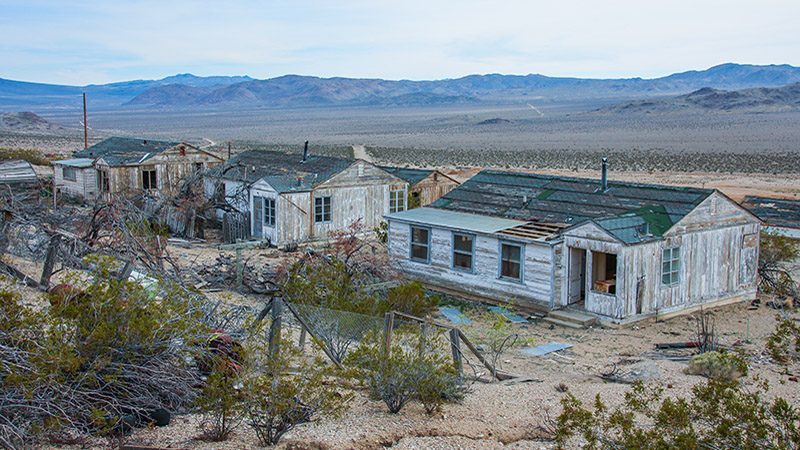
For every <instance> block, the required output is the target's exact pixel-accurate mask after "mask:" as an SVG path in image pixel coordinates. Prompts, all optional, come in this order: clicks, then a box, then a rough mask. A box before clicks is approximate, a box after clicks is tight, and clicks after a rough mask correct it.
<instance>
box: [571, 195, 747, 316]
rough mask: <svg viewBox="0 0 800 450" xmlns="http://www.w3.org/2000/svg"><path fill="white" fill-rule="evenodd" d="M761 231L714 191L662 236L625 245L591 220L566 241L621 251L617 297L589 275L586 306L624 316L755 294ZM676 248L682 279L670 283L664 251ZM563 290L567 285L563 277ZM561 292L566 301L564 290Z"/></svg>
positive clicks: (652, 312) (734, 206)
mask: <svg viewBox="0 0 800 450" xmlns="http://www.w3.org/2000/svg"><path fill="white" fill-rule="evenodd" d="M759 231H760V223H759V222H758V220H757V219H755V218H754V217H753V216H751V215H750V214H748V213H747V212H746V211H744V210H743V209H741V208H740V207H739V206H738V205H735V204H734V203H733V202H731V201H730V200H728V199H727V198H725V197H724V196H722V195H719V194H712V195H711V196H709V198H707V199H706V200H705V201H704V202H703V203H701V204H700V205H698V207H697V208H696V209H695V210H694V211H692V212H691V213H689V214H687V215H686V216H685V217H684V218H683V219H682V220H681V221H680V222H678V223H677V224H675V226H673V228H672V229H670V230H669V231H668V232H667V233H665V235H664V239H663V240H658V241H654V242H649V243H644V244H638V245H629V246H624V245H622V244H621V243H618V242H616V243H615V242H614V240H613V238H611V237H610V236H609V235H607V234H605V233H604V232H603V231H602V230H600V229H599V228H597V227H595V226H594V225H592V224H587V225H586V226H583V227H578V228H576V229H575V230H570V231H569V232H568V234H567V236H565V238H564V243H565V245H566V246H567V247H575V248H585V249H588V250H594V251H601V252H604V253H614V254H616V255H617V285H616V296H609V295H605V294H600V293H594V292H592V291H591V284H590V283H591V281H590V277H588V276H587V280H589V281H587V290H586V292H587V298H586V303H585V308H586V310H587V311H590V312H593V313H596V314H599V315H602V316H606V317H610V318H613V319H618V320H621V319H628V318H631V317H634V316H637V315H650V314H656V313H667V312H674V311H679V310H681V309H686V308H691V307H695V306H698V305H702V304H706V303H712V302H716V301H721V300H725V299H732V298H737V297H740V298H750V297H752V296H754V295H755V291H756V269H757V263H758V236H759ZM673 247H678V248H680V281H679V282H678V283H677V284H675V285H672V286H667V285H664V284H662V280H661V275H662V272H661V270H662V256H663V255H662V253H663V250H664V249H666V248H673ZM565 253H567V252H565ZM562 260H563V258H562ZM587 261H588V262H587V272H586V273H587V274H591V273H592V270H591V257H588V258H587ZM565 267H566V265H565ZM562 289H566V286H565V282H563V281H562ZM561 297H562V303H565V302H566V293H562V296H561Z"/></svg>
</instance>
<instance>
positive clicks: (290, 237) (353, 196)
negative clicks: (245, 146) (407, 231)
mask: <svg viewBox="0 0 800 450" xmlns="http://www.w3.org/2000/svg"><path fill="white" fill-rule="evenodd" d="M205 183H206V184H205V186H206V195H207V196H209V197H211V196H213V197H214V198H216V199H217V201H218V202H219V203H221V204H223V205H225V206H230V208H227V209H228V211H226V210H225V208H219V209H218V210H217V215H218V218H221V219H222V220H223V221H227V220H229V218H230V217H231V216H234V217H235V216H237V215H244V217H245V219H244V220H245V222H246V224H247V231H248V233H249V235H248V236H240V237H239V238H250V237H252V238H255V239H263V240H267V241H269V243H270V244H272V245H276V246H283V245H287V244H293V243H299V242H305V241H313V240H323V239H325V238H327V237H328V236H329V235H330V233H331V232H335V231H344V230H347V229H348V227H349V226H350V225H351V224H352V223H353V222H354V221H356V220H359V219H360V220H361V221H362V223H363V225H364V227H365V228H366V229H367V230H371V229H372V228H373V227H375V226H377V225H379V224H380V223H381V222H382V221H383V216H384V214H387V213H389V212H397V211H402V210H404V209H405V202H404V199H405V198H406V195H407V192H408V190H407V186H408V183H406V182H405V181H404V180H402V179H401V178H398V177H396V176H394V175H391V174H389V173H387V172H385V171H384V170H382V169H380V168H379V167H377V166H375V165H373V164H370V163H369V162H366V161H362V160H351V159H342V158H334V157H330V156H321V155H310V154H309V153H308V150H307V149H306V150H305V151H304V152H303V154H302V155H299V154H289V153H282V152H272V151H259V150H251V151H247V152H243V153H239V154H237V155H235V156H234V157H232V158H231V159H230V160H228V161H227V162H226V163H225V164H224V165H221V166H219V167H217V168H215V169H213V170H212V171H210V172H209V173H208V174H207V178H206V181H205ZM223 229H225V226H223ZM226 240H230V239H227V238H226Z"/></svg>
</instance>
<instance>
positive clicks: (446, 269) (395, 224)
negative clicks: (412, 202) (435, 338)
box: [389, 220, 555, 308]
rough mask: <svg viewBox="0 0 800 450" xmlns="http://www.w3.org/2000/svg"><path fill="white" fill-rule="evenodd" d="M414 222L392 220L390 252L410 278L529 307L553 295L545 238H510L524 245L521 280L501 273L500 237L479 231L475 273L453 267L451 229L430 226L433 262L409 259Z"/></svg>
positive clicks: (549, 252)
mask: <svg viewBox="0 0 800 450" xmlns="http://www.w3.org/2000/svg"><path fill="white" fill-rule="evenodd" d="M410 233H411V225H410V224H408V223H405V222H400V221H397V220H390V221H389V256H390V258H391V259H392V261H393V263H394V264H397V265H398V266H399V267H400V268H402V269H403V271H404V272H405V273H406V274H408V275H409V276H410V277H412V278H416V279H419V280H421V281H423V282H425V283H429V284H432V285H438V286H441V287H444V288H448V289H453V290H457V291H462V292H465V293H468V294H472V295H476V296H480V297H485V298H491V299H494V300H497V301H501V302H510V303H514V304H521V305H525V306H531V307H538V308H547V307H549V306H550V302H551V295H552V290H551V287H552V284H551V283H552V277H553V272H552V270H551V268H552V265H553V260H552V258H553V256H554V254H555V253H554V251H553V249H552V248H551V247H550V245H548V244H546V243H534V242H527V243H526V242H519V241H507V242H514V243H518V244H522V245H523V246H524V264H523V281H522V282H515V281H510V280H506V279H502V278H500V277H499V275H500V242H501V241H504V242H506V240H504V239H503V240H501V239H499V238H497V237H495V236H486V235H476V236H475V254H474V261H473V267H474V270H473V272H472V273H467V272H463V271H460V270H456V269H453V245H452V242H453V241H452V239H453V230H449V229H442V228H432V229H431V248H430V251H431V258H430V264H425V263H421V262H416V261H412V260H411V259H410V245H411V235H410Z"/></svg>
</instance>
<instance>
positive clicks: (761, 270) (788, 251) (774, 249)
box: [758, 233, 800, 297]
mask: <svg viewBox="0 0 800 450" xmlns="http://www.w3.org/2000/svg"><path fill="white" fill-rule="evenodd" d="M760 237H761V242H760V247H759V253H758V278H759V282H758V287H759V289H760V290H761V292H763V293H765V294H774V295H779V296H788V297H796V296H797V294H798V293H797V283H796V282H795V280H794V278H793V277H792V273H791V270H789V268H788V267H787V264H790V263H792V262H794V261H796V260H797V259H798V258H800V240H798V239H793V238H790V237H786V236H780V235H775V234H769V233H761V236H760Z"/></svg>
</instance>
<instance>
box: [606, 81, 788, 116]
mask: <svg viewBox="0 0 800 450" xmlns="http://www.w3.org/2000/svg"><path fill="white" fill-rule="evenodd" d="M701 111H702V112H712V111H716V112H748V113H766V112H787V111H800V83H794V84H790V85H788V86H783V87H779V88H752V89H742V90H738V91H727V90H720V89H712V88H703V89H699V90H696V91H694V92H691V93H689V94H686V95H679V96H675V97H670V98H662V99H655V100H637V101H632V102H625V103H621V104H618V105H614V106H610V107H607V108H602V109H599V110H597V111H596V112H598V113H607V114H608V113H610V114H671V113H680V112H701Z"/></svg>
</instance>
